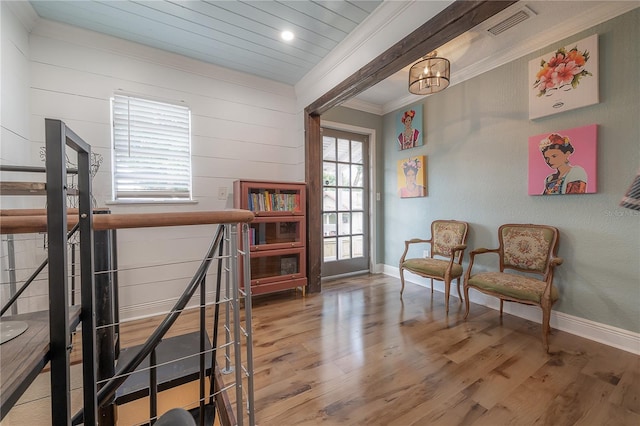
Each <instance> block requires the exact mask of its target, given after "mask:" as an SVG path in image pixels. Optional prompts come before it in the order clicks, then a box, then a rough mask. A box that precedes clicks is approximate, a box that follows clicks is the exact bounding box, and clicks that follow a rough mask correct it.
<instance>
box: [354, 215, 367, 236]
mask: <svg viewBox="0 0 640 426" xmlns="http://www.w3.org/2000/svg"><path fill="white" fill-rule="evenodd" d="M363 231H364V215H363V214H362V213H351V233H352V234H362V232H363Z"/></svg>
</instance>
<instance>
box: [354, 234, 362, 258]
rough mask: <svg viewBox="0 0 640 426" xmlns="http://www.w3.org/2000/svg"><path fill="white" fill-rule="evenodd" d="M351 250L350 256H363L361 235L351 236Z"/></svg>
mask: <svg viewBox="0 0 640 426" xmlns="http://www.w3.org/2000/svg"><path fill="white" fill-rule="evenodd" d="M352 241H353V252H352V253H351V257H363V256H364V244H363V237H362V235H354V236H353V239H352Z"/></svg>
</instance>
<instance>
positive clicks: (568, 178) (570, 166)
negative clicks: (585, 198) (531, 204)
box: [529, 124, 598, 195]
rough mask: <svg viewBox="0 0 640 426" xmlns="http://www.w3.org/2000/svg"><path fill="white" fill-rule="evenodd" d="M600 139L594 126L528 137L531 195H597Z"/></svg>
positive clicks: (596, 127)
mask: <svg viewBox="0 0 640 426" xmlns="http://www.w3.org/2000/svg"><path fill="white" fill-rule="evenodd" d="M597 136H598V126H597V125H596V124H591V125H588V126H583V127H576V128H573V129H568V130H559V131H555V132H549V133H543V134H539V135H535V136H531V137H529V195H565V194H590V193H595V192H596V191H597V174H596V164H597V162H596V156H597V148H596V141H597Z"/></svg>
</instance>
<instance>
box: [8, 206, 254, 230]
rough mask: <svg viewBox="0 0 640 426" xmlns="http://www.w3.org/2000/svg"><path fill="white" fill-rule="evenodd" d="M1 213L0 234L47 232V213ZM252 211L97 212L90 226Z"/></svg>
mask: <svg viewBox="0 0 640 426" xmlns="http://www.w3.org/2000/svg"><path fill="white" fill-rule="evenodd" d="M6 212H7V210H3V211H2V212H1V214H0V217H1V218H0V234H31V233H37V232H46V230H47V216H46V215H42V214H39V215H28V216H18V215H10V214H6ZM253 217H254V215H253V212H251V211H249V210H240V209H229V210H216V211H201V212H179V213H176V212H173V213H130V214H96V215H93V229H94V230H96V231H104V230H107V229H130V228H153V227H165V226H186V225H212V224H223V223H248V222H251V221H252V220H253ZM67 221H68V225H69V226H68V227H69V229H71V228H72V227H73V225H75V224H76V222H77V221H78V216H77V212H76V213H75V214H70V215H69V216H68V218H67Z"/></svg>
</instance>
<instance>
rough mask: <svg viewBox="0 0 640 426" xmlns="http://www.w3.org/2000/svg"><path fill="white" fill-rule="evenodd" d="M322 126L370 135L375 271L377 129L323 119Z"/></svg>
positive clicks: (371, 268) (372, 262)
mask: <svg viewBox="0 0 640 426" xmlns="http://www.w3.org/2000/svg"><path fill="white" fill-rule="evenodd" d="M320 127H326V128H329V129H334V130H342V131H345V132H351V133H358V134H361V135H367V136H368V137H369V272H371V273H373V271H374V269H375V261H376V259H377V252H376V248H377V247H378V245H377V244H376V241H377V235H376V226H375V225H376V223H377V222H376V216H377V215H376V203H377V201H376V189H377V187H376V168H375V164H376V149H375V148H376V130H375V129H370V128H368V127H360V126H352V125H351V124H344V123H336V122H334V121H327V120H322V118H320Z"/></svg>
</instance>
